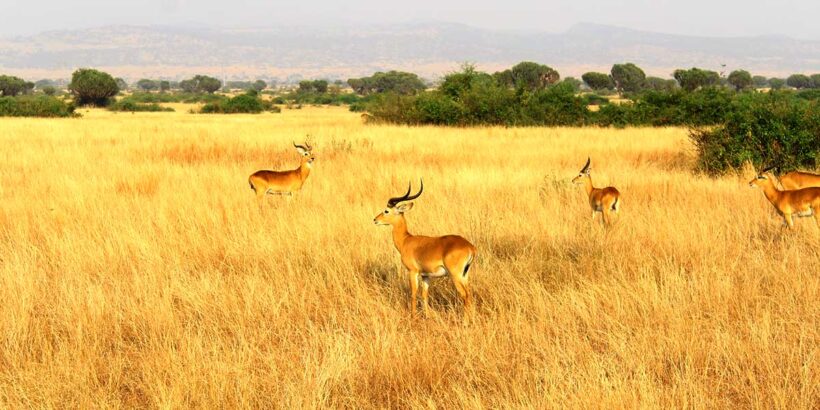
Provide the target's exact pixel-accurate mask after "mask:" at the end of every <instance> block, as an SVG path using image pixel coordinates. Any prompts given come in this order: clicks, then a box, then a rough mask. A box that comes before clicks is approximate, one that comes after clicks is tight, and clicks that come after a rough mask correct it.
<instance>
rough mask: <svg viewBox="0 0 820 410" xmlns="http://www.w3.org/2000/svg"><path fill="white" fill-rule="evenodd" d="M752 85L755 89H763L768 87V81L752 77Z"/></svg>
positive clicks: (759, 76) (762, 77)
mask: <svg viewBox="0 0 820 410" xmlns="http://www.w3.org/2000/svg"><path fill="white" fill-rule="evenodd" d="M752 84H754V86H755V87H756V88H764V87H766V86H768V85H769V79H768V78H766V77H764V76H762V75H756V76H753V77H752Z"/></svg>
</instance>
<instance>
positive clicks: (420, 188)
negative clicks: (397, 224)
mask: <svg viewBox="0 0 820 410" xmlns="http://www.w3.org/2000/svg"><path fill="white" fill-rule="evenodd" d="M419 183H420V184H421V185H420V186H419V192H418V193H417V194H415V195H413V196H409V197H407V199H405V201H412V200H414V199H416V198H418V197H420V196H421V193H422V192H424V180H423V179H421V178H419Z"/></svg>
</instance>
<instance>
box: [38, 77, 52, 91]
mask: <svg viewBox="0 0 820 410" xmlns="http://www.w3.org/2000/svg"><path fill="white" fill-rule="evenodd" d="M56 85H57V84H56V83H54V81H52V80H49V79H45V78H44V79H42V80H37V81H35V82H34V87H35V88H37V89H38V90H42V89H43V87H47V86H52V87H54V86H56Z"/></svg>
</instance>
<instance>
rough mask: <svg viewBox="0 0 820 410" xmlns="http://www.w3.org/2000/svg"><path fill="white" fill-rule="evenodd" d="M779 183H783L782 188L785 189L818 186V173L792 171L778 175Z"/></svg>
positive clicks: (791, 189) (819, 177)
mask: <svg viewBox="0 0 820 410" xmlns="http://www.w3.org/2000/svg"><path fill="white" fill-rule="evenodd" d="M780 184H781V185H783V190H785V191H793V190H795V189H801V188H810V187H820V175H817V174H812V173H810V172H802V171H792V172H789V173H788V174H786V175H783V176H781V177H780Z"/></svg>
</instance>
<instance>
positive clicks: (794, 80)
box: [786, 74, 814, 89]
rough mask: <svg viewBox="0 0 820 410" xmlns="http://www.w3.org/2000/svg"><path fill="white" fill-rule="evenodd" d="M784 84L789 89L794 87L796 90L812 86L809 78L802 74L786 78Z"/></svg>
mask: <svg viewBox="0 0 820 410" xmlns="http://www.w3.org/2000/svg"><path fill="white" fill-rule="evenodd" d="M786 84H787V85H788V86H789V87H794V88H797V89H803V88H811V87H812V86H813V85H814V83H813V82H812V80H811V78H809V76H807V75H804V74H792V75H790V76H789V77H788V78H786Z"/></svg>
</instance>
